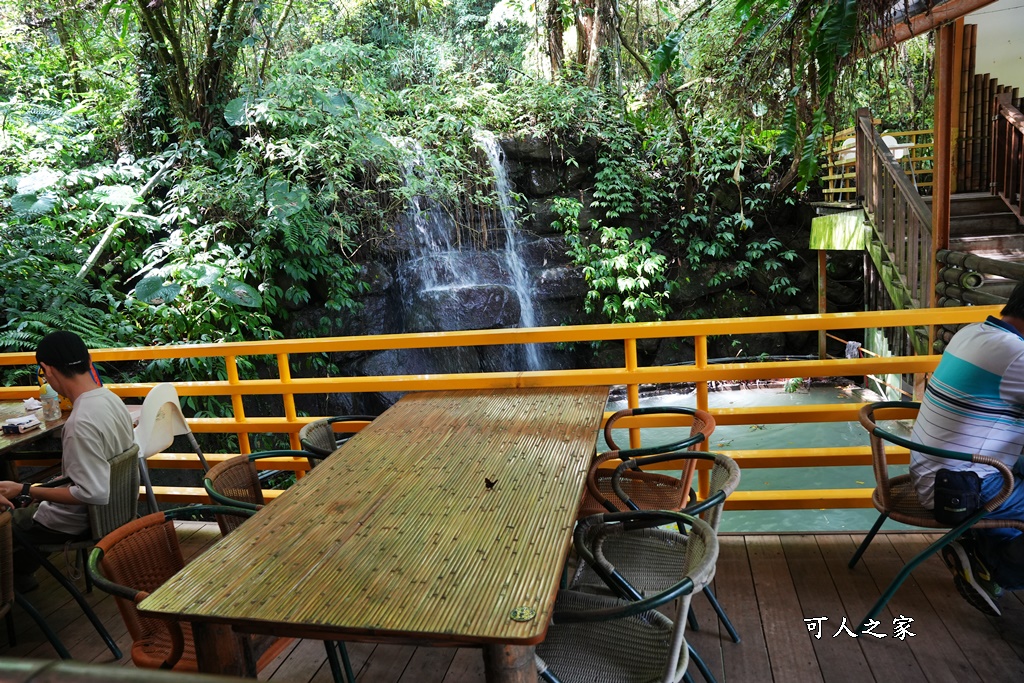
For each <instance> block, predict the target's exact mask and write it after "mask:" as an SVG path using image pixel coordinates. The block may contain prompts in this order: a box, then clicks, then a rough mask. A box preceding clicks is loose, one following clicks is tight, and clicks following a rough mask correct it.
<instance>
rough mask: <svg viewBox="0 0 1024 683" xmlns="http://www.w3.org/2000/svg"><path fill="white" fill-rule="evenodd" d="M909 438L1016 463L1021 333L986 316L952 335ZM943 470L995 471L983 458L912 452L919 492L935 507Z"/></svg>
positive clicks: (1022, 414) (1022, 376) (1020, 436)
mask: <svg viewBox="0 0 1024 683" xmlns="http://www.w3.org/2000/svg"><path fill="white" fill-rule="evenodd" d="M911 439H912V440H913V441H915V442H917V443H922V444H926V445H929V446H935V447H937V448H944V449H947V450H951V451H959V452H961V453H972V454H974V453H977V454H981V455H987V456H991V457H994V458H997V459H999V460H1002V461H1003V462H1005V463H1006V464H1007V465H1008V466H1010V467H1013V465H1014V464H1015V463H1016V462H1017V456H1019V455H1020V454H1021V451H1022V449H1024V337H1022V336H1021V335H1020V333H1019V332H1018V331H1017V330H1016V329H1015V328H1014V327H1012V326H1011V325H1009V324H1007V323H1005V322H1003V321H1002V320H999V319H998V318H993V317H991V316H990V317H989V318H988V320H986V321H985V322H983V323H977V324H974V325H968V326H967V327H965V328H963V329H962V330H960V331H959V332H957V333H956V335H954V337H953V339H952V340H951V341H950V343H949V346H948V347H946V350H945V352H944V353H943V354H942V360H941V361H940V362H939V366H938V367H937V368H936V369H935V373H934V374H933V375H932V377H931V379H930V380H929V382H928V387H927V388H926V389H925V392H924V398H923V400H922V401H921V412H920V413H919V414H918V417H917V420H915V422H914V430H913V433H912V434H911ZM940 469H951V470H968V469H973V470H975V471H977V473H978V475H979V476H981V477H986V476H988V475H990V474H995V472H996V470H995V469H993V468H992V467H988V466H985V465H974V464H971V463H969V462H963V461H960V460H949V459H946V458H940V457H936V456H931V455H925V454H924V453H917V452H912V453H911V456H910V474H911V477H912V478H913V480H914V486H915V488H916V490H917V497H918V499H919V500H920V501H921V504H922V505H924V506H925V507H926V508H932V507H934V501H933V494H932V489H933V487H934V484H935V473H936V472H938V471H939V470H940Z"/></svg>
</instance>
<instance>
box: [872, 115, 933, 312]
mask: <svg viewBox="0 0 1024 683" xmlns="http://www.w3.org/2000/svg"><path fill="white" fill-rule="evenodd" d="M857 187H858V189H859V191H860V193H862V195H863V196H862V202H863V206H864V210H865V211H866V212H867V214H868V219H869V221H870V223H871V225H872V227H873V229H874V231H875V239H873V240H871V245H872V246H871V247H870V248H871V249H873V250H876V249H877V250H878V252H879V253H877V254H876V253H872V258H873V259H874V261H875V265H876V267H877V268H878V269H879V272H880V274H881V275H882V278H883V280H884V281H885V284H886V289H887V290H889V296H890V297H891V299H892V303H893V305H894V306H895V307H896V308H899V309H906V308H921V307H925V306H927V305H928V304H929V301H930V299H931V281H932V279H931V278H932V268H933V264H932V232H931V226H932V212H931V209H930V208H928V205H927V204H925V202H924V200H923V199H921V195H919V194H918V192H917V189H916V188H915V187H914V186H913V185H912V184H911V182H910V180H909V179H908V178H907V176H906V173H905V172H904V170H903V168H902V167H901V166H900V164H899V163H898V162H897V161H896V159H895V158H894V157H893V154H892V152H891V151H890V150H889V148H888V147H887V146H886V145H885V142H883V141H882V137H881V136H880V135H879V134H878V132H877V131H876V130H875V127H874V125H873V124H872V122H871V112H870V111H869V110H868V109H866V108H863V109H860V110H858V112H857Z"/></svg>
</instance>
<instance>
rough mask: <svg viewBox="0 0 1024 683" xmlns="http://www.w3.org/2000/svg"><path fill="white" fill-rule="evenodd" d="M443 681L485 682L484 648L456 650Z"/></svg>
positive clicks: (457, 682)
mask: <svg viewBox="0 0 1024 683" xmlns="http://www.w3.org/2000/svg"><path fill="white" fill-rule="evenodd" d="M409 683H411V681H410V682H409ZM442 683H484V654H483V650H480V649H476V648H469V647H460V648H459V649H458V650H456V651H455V656H454V657H453V658H452V662H451V664H450V665H449V666H448V673H446V674H445V677H444V681H442Z"/></svg>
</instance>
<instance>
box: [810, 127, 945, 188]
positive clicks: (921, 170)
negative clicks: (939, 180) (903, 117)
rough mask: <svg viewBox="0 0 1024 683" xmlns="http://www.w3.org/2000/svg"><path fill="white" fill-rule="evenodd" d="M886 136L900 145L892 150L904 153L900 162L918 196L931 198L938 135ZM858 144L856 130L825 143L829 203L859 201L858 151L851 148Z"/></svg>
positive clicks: (907, 132)
mask: <svg viewBox="0 0 1024 683" xmlns="http://www.w3.org/2000/svg"><path fill="white" fill-rule="evenodd" d="M873 122H874V123H875V124H879V123H881V120H880V119H874V120H873ZM885 135H886V137H892V138H894V139H895V140H896V145H895V146H894V147H892V148H891V149H893V150H899V151H900V154H901V156H900V158H899V159H897V162H898V163H899V164H900V165H901V166H902V167H903V172H904V173H905V174H906V175H907V177H908V178H909V179H910V180H911V182H912V183H913V184H914V186H915V187H916V188H917V191H918V193H919V194H922V195H930V194H931V192H932V190H931V188H932V186H933V185H934V184H935V183H934V182H933V178H932V175H933V173H932V171H933V168H932V167H933V164H934V162H935V156H934V145H933V143H932V140H933V137H934V131H933V130H932V129H930V128H928V129H923V130H901V131H886V132H885ZM855 141H856V127H854V128H846V129H844V130H841V131H839V132H837V133H835V134H834V135H832V136H831V137H828V138H826V139H825V151H824V153H823V154H822V169H823V173H824V174H823V175H822V176H821V183H822V189H821V192H822V194H823V195H824V196H825V201H827V202H853V201H856V199H857V184H856V182H855V181H856V177H857V174H856V172H855V166H856V164H857V150H856V147H853V146H851V145H853V144H854V143H855Z"/></svg>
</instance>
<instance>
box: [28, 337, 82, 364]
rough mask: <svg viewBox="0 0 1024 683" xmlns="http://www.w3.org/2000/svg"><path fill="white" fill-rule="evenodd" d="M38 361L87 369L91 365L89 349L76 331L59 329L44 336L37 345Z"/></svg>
mask: <svg viewBox="0 0 1024 683" xmlns="http://www.w3.org/2000/svg"><path fill="white" fill-rule="evenodd" d="M36 362H37V363H46V364H47V365H52V366H53V367H55V368H68V369H71V370H78V369H81V370H83V371H84V370H85V369H86V368H88V366H89V349H87V348H86V347H85V342H83V341H82V338H81V337H79V336H78V335H77V334H75V333H74V332H68V331H67V330H59V331H57V332H51V333H50V334H48V335H46V336H45V337H43V338H42V340H40V342H39V346H37V347H36Z"/></svg>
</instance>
